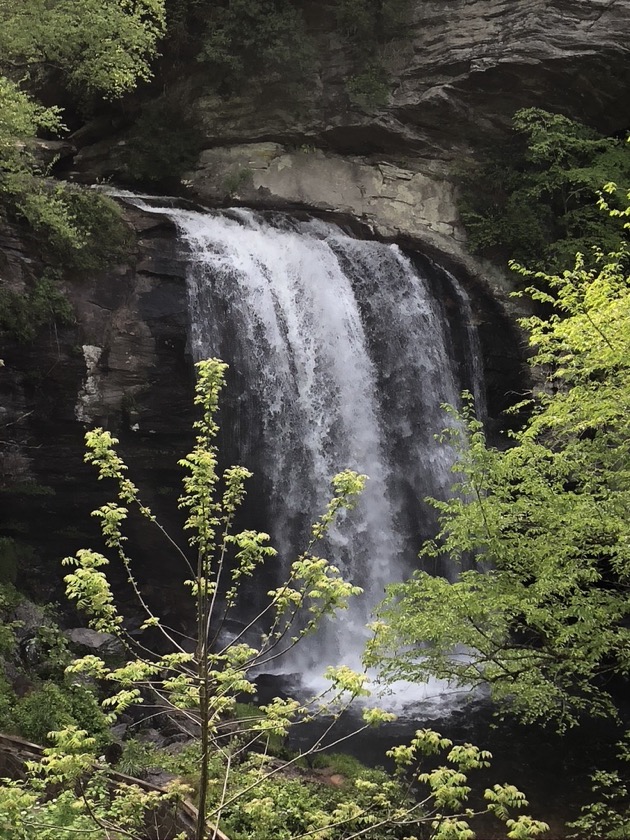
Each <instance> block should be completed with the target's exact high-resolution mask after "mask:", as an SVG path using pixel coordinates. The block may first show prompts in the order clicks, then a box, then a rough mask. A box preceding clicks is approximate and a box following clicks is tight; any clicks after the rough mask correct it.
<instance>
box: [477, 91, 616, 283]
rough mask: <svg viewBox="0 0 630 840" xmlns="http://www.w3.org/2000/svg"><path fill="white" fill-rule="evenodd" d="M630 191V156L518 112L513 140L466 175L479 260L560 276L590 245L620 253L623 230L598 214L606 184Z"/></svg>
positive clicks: (530, 112) (558, 123)
mask: <svg viewBox="0 0 630 840" xmlns="http://www.w3.org/2000/svg"><path fill="white" fill-rule="evenodd" d="M611 180H612V181H615V182H616V183H617V184H618V185H619V186H620V187H621V188H623V189H624V190H625V189H628V188H630V149H629V148H628V145H627V144H626V143H624V142H623V141H622V140H619V139H617V138H614V137H603V136H601V135H599V134H598V133H597V132H595V131H593V130H592V129H590V128H588V127H587V126H584V125H582V124H581V123H579V122H576V121H574V120H571V119H569V118H568V117H565V116H562V115H561V114H553V113H550V112H548V111H544V110H542V109H540V108H526V109H523V110H520V111H517V112H516V114H515V115H514V120H513V135H512V137H511V138H509V140H508V141H507V142H506V143H505V144H504V145H503V146H502V147H501V146H499V147H498V148H494V149H493V150H492V152H490V153H489V154H488V155H487V157H486V159H485V160H484V161H482V162H481V163H480V164H479V165H477V166H474V167H472V168H471V169H469V170H468V171H467V172H465V173H463V175H462V189H461V208H460V209H461V218H462V221H463V223H464V226H465V227H466V231H467V233H468V237H469V247H470V249H471V250H472V251H473V252H475V253H480V254H483V255H486V256H490V257H493V258H497V259H501V260H503V261H506V260H507V258H508V257H512V258H514V259H516V260H518V261H519V262H523V263H524V264H527V265H530V266H531V265H537V266H538V267H539V268H540V269H541V270H543V271H550V272H552V273H553V272H555V271H558V270H560V269H562V268H563V267H564V266H566V265H567V264H568V263H570V262H571V260H572V259H573V257H574V255H575V253H576V252H578V251H580V252H582V253H583V254H585V255H586V256H587V258H589V256H590V245H591V243H593V242H597V243H598V245H599V247H600V248H601V249H602V250H603V251H605V252H609V251H615V250H617V249H618V247H619V244H620V242H621V241H622V240H623V239H624V238H625V235H624V231H623V226H622V225H621V224H619V222H618V221H617V220H616V219H615V218H611V217H610V216H607V215H604V214H601V213H599V212H598V211H597V208H596V206H595V205H596V199H597V195H598V192H599V190H600V189H601V187H602V184H604V183H605V182H607V181H611Z"/></svg>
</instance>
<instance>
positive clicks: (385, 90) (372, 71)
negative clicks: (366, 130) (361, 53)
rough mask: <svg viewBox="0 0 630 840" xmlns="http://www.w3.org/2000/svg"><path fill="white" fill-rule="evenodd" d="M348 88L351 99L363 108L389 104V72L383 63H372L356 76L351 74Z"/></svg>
mask: <svg viewBox="0 0 630 840" xmlns="http://www.w3.org/2000/svg"><path fill="white" fill-rule="evenodd" d="M346 89H347V91H348V96H349V97H350V101H351V102H352V103H353V104H354V105H359V106H361V107H362V108H366V109H368V110H369V109H372V108H380V107H382V106H383V105H387V99H388V96H389V85H388V80H387V73H386V72H385V70H384V68H383V66H382V65H380V64H378V63H371V64H368V65H367V66H366V68H365V69H364V70H363V71H362V72H361V73H358V74H357V75H356V76H351V77H350V78H349V79H348V81H347V83H346Z"/></svg>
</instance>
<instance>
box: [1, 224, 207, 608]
mask: <svg viewBox="0 0 630 840" xmlns="http://www.w3.org/2000/svg"><path fill="white" fill-rule="evenodd" d="M126 213H127V214H128V218H129V221H130V223H132V224H133V225H134V226H135V229H136V231H137V237H138V238H137V246H136V248H135V250H134V251H133V252H132V253H130V254H129V260H128V262H127V263H125V264H123V265H117V266H111V267H110V268H108V269H107V270H105V271H102V272H100V273H97V274H91V275H89V276H85V277H76V278H71V277H69V278H67V279H66V280H65V281H64V292H65V294H66V296H67V298H68V300H69V302H70V304H71V307H72V309H73V311H74V313H75V318H76V321H75V323H74V324H71V325H66V326H64V325H61V324H51V325H50V326H48V327H44V328H42V330H41V331H40V334H39V335H38V336H37V338H36V340H35V341H33V342H28V343H20V342H18V341H17V340H14V339H11V338H7V337H5V340H4V341H3V345H2V350H1V352H0V356H2V358H3V360H4V366H3V367H1V368H0V424H1V432H2V434H0V438H2V441H1V444H0V493H1V499H2V515H1V517H0V528H1V529H2V530H1V534H2V535H3V536H9V537H11V538H14V539H17V540H19V542H20V545H22V544H23V543H24V544H26V545H30V546H33V548H34V553H33V552H31V556H30V558H29V562H28V563H25V564H23V565H22V567H21V568H19V569H18V581H17V582H18V585H20V586H21V588H23V589H26V590H27V591H30V592H31V593H36V594H37V595H38V597H40V598H41V597H42V593H50V596H51V597H55V598H58V597H59V592H60V581H61V576H62V569H61V566H60V560H61V558H62V557H63V556H65V555H67V554H72V553H74V551H75V550H76V549H78V548H81V547H88V546H93V547H95V548H99V546H100V545H101V543H100V542H99V539H98V534H97V530H96V528H95V527H94V525H95V522H94V520H93V519H91V518H90V516H89V514H90V511H91V510H93V509H94V508H96V507H98V506H100V505H101V504H103V503H104V502H105V501H107V500H110V499H111V498H113V493H114V488H113V487H112V486H110V487H105V486H104V485H105V484H106V483H105V482H97V481H96V475H95V471H94V469H93V468H92V467H88V466H86V465H85V464H84V463H83V454H84V440H83V438H84V434H85V431H86V430H87V429H90V428H94V427H95V426H103V427H105V428H107V429H110V430H111V431H112V433H113V434H115V435H116V436H117V437H118V438H119V439H120V441H121V447H120V448H121V452H122V454H123V456H128V459H129V462H130V467H131V470H132V472H133V477H134V480H136V481H137V483H138V484H143V483H146V484H147V485H148V488H149V489H148V495H147V496H146V500H147V503H148V504H153V502H154V501H155V502H156V505H157V508H158V509H160V506H164V504H165V501H166V500H167V499H168V501H169V504H170V502H173V504H172V508H175V502H174V500H175V499H176V498H177V495H178V492H179V481H180V477H181V470H180V469H179V468H178V467H177V464H176V461H177V458H178V457H181V456H182V455H183V454H184V453H185V452H186V451H188V450H187V447H188V445H189V442H190V427H191V399H190V395H191V391H192V380H193V373H192V365H191V363H190V360H189V358H188V357H187V354H186V331H187V315H186V288H185V280H184V272H185V262H184V261H185V256H184V255H181V254H179V253H178V246H177V242H176V237H175V231H174V228H173V227H172V225H171V223H170V222H168V220H165V219H161V218H160V217H158V216H155V215H152V216H150V217H147V216H142V214H140V213H138V212H135V211H133V210H131V209H130V210H127V211H126ZM0 244H1V245H3V247H2V248H1V249H0V260H2V262H1V263H0V286H1V287H3V288H12V289H14V290H16V291H20V290H21V289H23V288H25V284H28V283H29V282H31V281H32V280H34V279H35V278H37V277H38V276H39V275H40V273H41V271H42V269H43V264H42V262H41V256H40V255H39V251H38V247H37V243H36V242H34V241H31V240H30V239H29V238H28V237H27V236H24V235H23V231H20V230H16V229H12V230H7V231H6V232H5V233H4V234H3V239H2V241H1V242H0ZM145 480H146V481H145ZM171 515H172V514H171ZM131 526H132V532H133V531H134V529H135V531H136V532H137V533H142V540H143V541H144V544H145V547H144V548H143V549H142V550H143V551H144V552H145V554H147V555H153V556H152V563H153V567H154V568H156V569H157V568H159V567H160V565H161V562H166V561H163V560H161V559H160V558H161V555H162V550H161V549H158V548H156V547H155V545H154V544H153V542H152V537H151V536H150V535H149V536H145V535H144V532H142V531H141V530H139V529H140V525H139V524H138V523H136V522H135V521H133V520H132V522H131Z"/></svg>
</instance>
